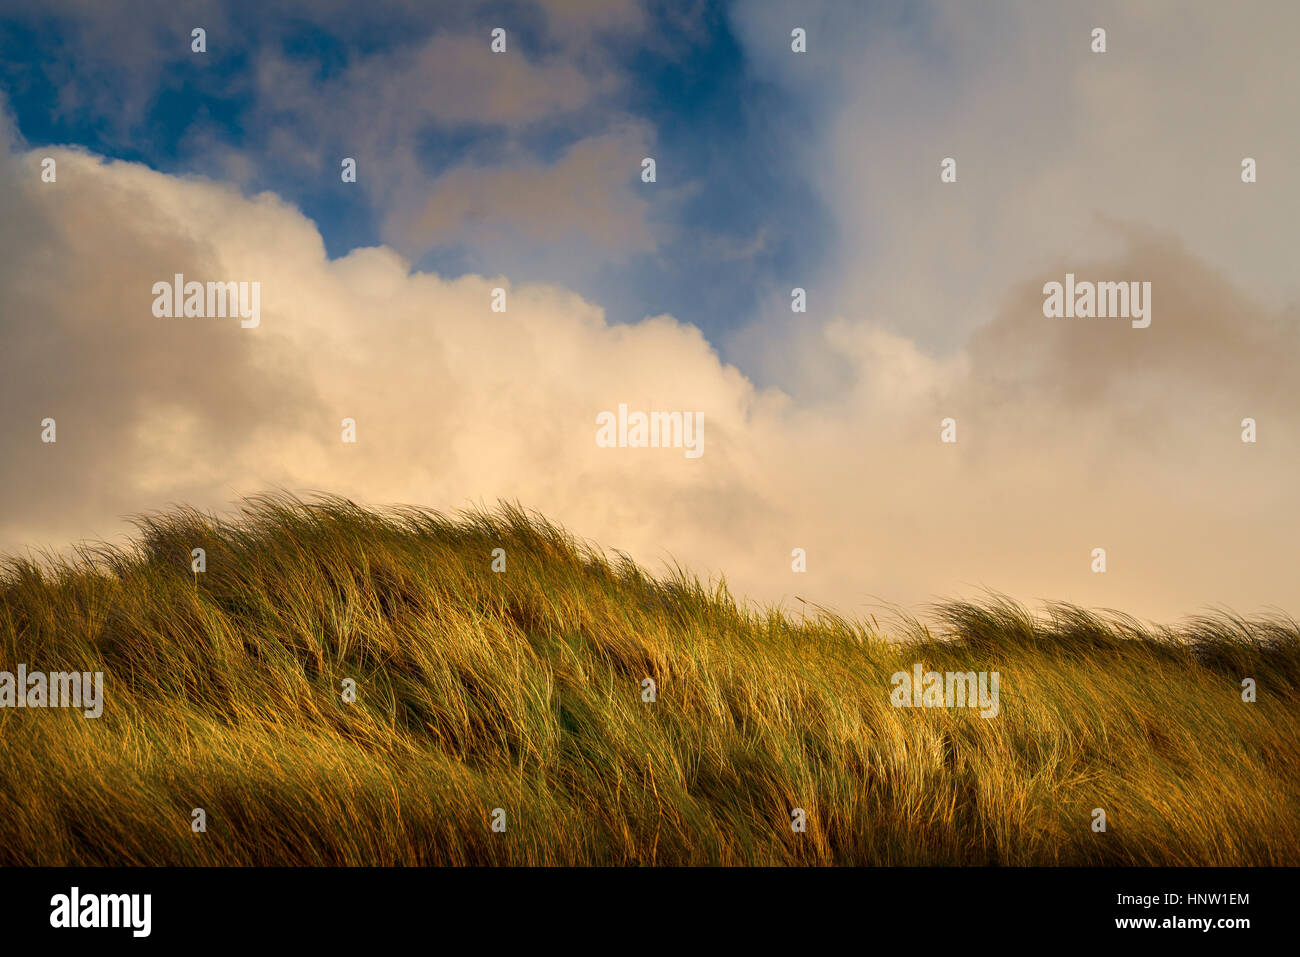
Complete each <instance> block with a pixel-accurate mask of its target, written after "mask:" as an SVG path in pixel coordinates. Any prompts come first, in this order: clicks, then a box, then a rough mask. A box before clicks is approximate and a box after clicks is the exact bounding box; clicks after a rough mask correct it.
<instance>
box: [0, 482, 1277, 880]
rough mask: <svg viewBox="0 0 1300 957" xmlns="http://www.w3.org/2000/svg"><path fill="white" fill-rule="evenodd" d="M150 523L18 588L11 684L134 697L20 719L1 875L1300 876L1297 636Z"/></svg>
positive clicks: (297, 511)
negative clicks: (895, 699)
mask: <svg viewBox="0 0 1300 957" xmlns="http://www.w3.org/2000/svg"><path fill="white" fill-rule="evenodd" d="M139 524H140V535H139V536H138V537H137V539H136V540H135V541H134V542H133V544H132V545H131V546H130V547H129V548H123V549H110V548H107V547H101V548H98V549H83V551H82V552H81V553H80V556H79V557H78V558H77V559H74V560H70V561H66V562H61V563H58V564H56V565H51V564H50V563H49V562H42V563H40V564H37V563H33V562H31V561H29V560H26V559H21V560H20V559H10V560H8V562H7V564H6V566H5V567H4V570H3V571H2V572H0V670H10V671H13V670H15V669H16V666H17V664H18V663H19V662H23V663H26V664H27V666H28V667H29V668H30V669H39V670H43V671H59V670H77V671H86V670H90V671H96V670H99V671H103V672H104V673H105V698H106V704H105V709H104V714H103V717H102V718H99V719H97V720H88V719H86V718H84V717H82V716H81V714H80V712H77V711H70V710H56V709H49V710H8V709H5V710H0V862H2V863H5V864H118V863H127V864H286V863H288V864H466V863H474V864H478V863H494V864H505V863H528V864H549V863H555V864H579V863H660V864H670V863H671V864H677V863H701V864H703V863H720V864H805V863H807V864H811V863H838V864H846V863H859V864H866V863H873V864H935V863H1000V864H1056V863H1059V864H1090V863H1133V864H1295V863H1300V710H1298V709H1297V705H1298V704H1300V628H1297V626H1296V624H1295V623H1294V622H1292V621H1289V620H1280V619H1279V620H1270V621H1264V620H1257V621H1246V620H1240V619H1234V618H1231V617H1229V616H1226V615H1225V616H1218V617H1212V618H1200V619H1193V620H1191V621H1189V622H1187V623H1185V624H1184V625H1183V626H1180V627H1179V629H1178V631H1177V633H1174V632H1172V631H1154V630H1152V629H1150V628H1143V627H1142V626H1140V625H1138V624H1137V623H1136V622H1132V621H1128V620H1126V619H1123V618H1121V617H1118V616H1105V617H1103V616H1099V615H1095V614H1091V613H1088V612H1084V611H1082V610H1079V609H1076V608H1072V607H1069V606H1058V607H1054V608H1052V609H1050V611H1049V613H1048V614H1047V615H1046V616H1045V617H1042V618H1040V619H1035V618H1034V617H1032V616H1030V615H1029V614H1027V613H1026V612H1025V611H1024V610H1022V609H1020V608H1019V607H1017V606H1015V605H1014V604H1012V603H1010V602H1008V601H1003V600H999V599H993V600H990V601H989V602H986V603H983V604H980V605H971V604H953V605H949V606H945V607H944V608H942V609H940V610H939V611H937V612H936V614H935V616H934V618H933V620H932V621H930V622H929V624H928V626H926V625H921V624H920V623H918V622H915V621H910V622H909V621H902V622H900V623H899V625H898V627H897V628H896V629H895V630H894V631H893V634H892V635H891V638H892V639H894V640H886V639H885V638H884V637H883V636H881V635H880V634H878V633H877V632H876V630H875V628H874V627H868V626H867V625H864V624H863V623H858V622H850V621H845V620H843V619H840V618H836V617H834V616H830V615H822V616H820V617H818V618H817V620H816V621H813V620H812V619H809V620H808V622H807V623H801V622H798V621H796V620H792V619H790V618H787V617H785V616H783V615H781V614H779V613H777V612H774V611H762V612H756V611H752V610H749V609H746V608H740V607H738V606H737V604H736V603H735V602H734V601H733V600H732V599H731V597H730V596H729V595H728V594H727V592H726V590H725V588H724V587H721V586H719V587H716V588H711V587H707V586H704V585H702V584H701V583H699V582H698V581H697V580H695V579H693V578H691V577H689V576H688V575H686V574H683V573H677V574H674V575H671V576H668V577H666V578H654V577H651V576H648V575H647V574H646V573H644V572H643V571H642V570H640V569H639V568H637V567H636V566H635V565H633V564H632V563H631V562H629V561H626V560H623V559H621V558H620V559H616V560H610V559H608V558H607V557H605V556H604V555H602V554H600V553H597V552H594V551H592V550H591V549H589V548H587V547H585V546H583V545H581V544H578V543H575V542H574V541H573V540H571V539H570V538H569V537H568V536H567V535H566V534H564V533H563V532H562V531H561V530H559V529H557V528H555V527H553V526H552V525H550V524H548V523H546V522H545V521H543V520H541V519H539V518H537V517H536V516H529V515H526V514H524V513H522V512H520V511H518V510H514V509H503V510H501V511H498V512H496V513H492V514H474V515H469V516H464V517H461V518H459V519H455V520H453V519H448V518H446V517H443V516H440V515H437V514H434V513H430V512H426V511H419V510H414V509H399V510H389V511H385V512H377V511H373V510H367V509H363V508H360V507H357V506H355V505H352V504H350V503H348V502H345V501H342V500H337V499H328V500H324V501H322V502H319V503H315V504H311V505H307V504H303V503H301V502H298V501H296V500H293V499H290V498H285V497H263V498H259V499H254V500H250V501H249V502H248V503H246V506H245V509H244V511H243V513H242V515H241V516H240V517H239V518H238V519H237V520H232V521H224V522H219V521H216V520H214V519H213V518H211V517H209V516H205V515H203V514H200V513H198V512H194V511H190V510H184V509H181V510H175V511H171V512H169V513H166V514H162V515H158V516H153V517H149V518H146V519H143V520H141V521H140V523H139ZM196 547H202V548H204V549H206V552H207V571H206V572H205V573H203V574H200V575H197V576H196V575H194V574H191V572H190V551H191V549H193V548H196ZM494 548H503V549H505V552H506V560H507V567H506V571H505V572H504V573H494V572H493V571H492V570H491V561H492V558H491V552H492V550H493V549H494ZM914 662H921V663H923V664H924V666H925V668H926V669H927V670H931V669H932V670H937V671H947V670H953V671H969V670H974V671H998V672H999V673H1000V675H1001V696H1000V697H1001V702H1000V704H1001V710H1000V713H999V715H998V716H997V717H995V718H991V719H983V718H981V717H979V715H978V713H976V712H974V711H971V710H968V709H960V708H957V709H943V708H928V709H901V708H894V707H892V706H891V704H890V701H889V692H890V683H889V678H890V675H891V674H892V673H894V672H896V671H910V670H911V668H912V665H913V663H914ZM647 676H648V677H652V678H653V679H654V680H655V681H656V683H657V686H658V700H657V701H656V702H654V703H645V702H643V701H642V693H641V682H642V680H643V679H644V678H645V677H647ZM1244 677H1252V678H1254V679H1255V680H1256V681H1257V682H1258V686H1259V700H1258V701H1257V702H1256V703H1254V704H1246V703H1243V702H1242V701H1241V695H1240V682H1241V679H1242V678H1244ZM344 678H352V679H355V681H356V682H357V693H358V699H357V701H356V702H355V703H352V704H345V703H344V702H343V701H342V699H341V696H340V691H341V687H342V686H341V682H342V680H343V679H344ZM1096 807H1100V808H1103V809H1105V811H1106V814H1107V817H1108V830H1107V831H1106V833H1094V832H1093V831H1092V829H1091V827H1090V824H1091V821H1092V817H1091V812H1092V809H1093V808H1096ZM193 808H203V809H204V810H205V811H206V814H207V822H208V829H207V832H206V833H204V834H195V833H193V832H192V831H191V827H190V822H191V810H192V809H193ZM494 808H503V809H505V811H506V821H507V830H506V832H505V833H493V832H492V830H491V828H490V819H491V814H492V809H494ZM792 808H803V809H804V810H805V811H806V813H807V820H808V829H807V832H806V833H803V834H796V833H794V832H793V831H792V830H791V827H790V820H791V818H790V814H791V809H792Z"/></svg>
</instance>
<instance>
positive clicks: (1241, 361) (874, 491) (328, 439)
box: [0, 146, 1300, 617]
mask: <svg viewBox="0 0 1300 957" xmlns="http://www.w3.org/2000/svg"><path fill="white" fill-rule="evenodd" d="M15 150H16V151H15ZM44 155H51V156H54V157H55V158H56V159H57V160H58V164H59V165H58V169H59V175H58V182H57V183H56V184H44V183H41V182H40V178H39V161H40V158H41V157H42V156H44ZM0 162H2V163H3V169H2V170H0V174H2V175H3V178H4V180H5V181H6V182H11V183H13V184H15V185H14V188H12V189H8V190H5V191H4V192H2V193H0V223H2V224H3V226H0V335H2V336H3V341H4V342H5V344H6V348H5V350H4V352H3V354H2V355H0V400H2V404H0V408H3V410H4V413H3V429H2V430H0V443H2V447H0V454H3V456H4V460H5V462H6V469H5V470H4V473H3V477H2V478H0V483H2V484H0V502H3V511H0V547H3V548H5V549H10V550H12V549H15V548H20V547H23V546H27V545H38V544H51V545H59V544H64V543H67V542H70V541H74V540H77V539H79V538H81V537H84V536H91V537H93V536H106V535H115V534H118V533H119V532H121V531H122V530H123V529H124V528H125V526H124V524H123V522H122V521H121V517H122V516H125V515H127V514H129V513H133V512H138V511H141V510H147V509H152V508H156V507H160V506H163V505H165V504H167V503H169V502H174V501H184V502H189V503H192V504H197V505H200V506H207V507H222V506H225V505H227V504H229V503H230V502H232V501H233V500H234V499H235V498H236V497H237V496H239V495H242V494H247V493H251V492H256V491H260V490H264V489H267V488H271V487H287V488H291V489H296V490H301V491H305V490H311V489H320V490H328V491H332V492H339V493H343V494H348V495H351V496H354V497H356V498H358V499H360V500H363V501H368V502H374V503H384V502H406V503H415V504H422V505H429V506H435V507H441V508H455V507H458V506H461V505H464V504H468V503H471V502H480V501H481V502H485V503H488V504H491V503H492V502H494V501H495V500H496V499H498V498H508V499H518V500H520V501H522V502H523V503H525V504H526V505H529V506H531V507H535V508H538V509H541V510H542V511H544V512H546V513H547V514H548V515H550V516H552V517H553V518H555V519H558V520H560V521H562V522H564V523H566V524H567V525H569V526H570V527H571V528H572V529H573V530H574V531H576V532H577V533H579V534H581V535H584V536H589V537H591V538H593V539H595V540H596V541H598V542H600V543H602V544H604V545H607V546H610V547H617V548H622V549H625V550H627V551H628V552H629V553H631V554H632V555H633V556H634V557H636V558H638V559H640V560H642V561H644V562H646V563H647V564H649V565H651V566H652V567H657V566H658V563H659V562H660V560H662V559H666V558H669V557H673V558H676V559H680V560H682V561H683V562H685V563H686V564H688V565H689V566H691V567H694V568H696V569H698V570H700V571H703V572H713V573H725V574H726V575H727V577H728V580H729V582H730V583H731V585H732V587H733V588H734V589H735V590H737V591H738V592H740V593H742V594H745V595H749V596H751V597H753V598H756V599H761V600H783V599H784V600H786V601H791V600H793V597H794V596H795V595H799V596H801V597H804V598H806V599H809V600H811V601H817V602H821V603H824V604H827V605H829V606H832V607H836V608H839V609H841V610H843V611H846V612H849V613H858V612H861V611H863V610H865V608H866V606H867V604H868V603H869V602H871V601H872V600H873V599H883V600H888V601H898V602H903V603H906V604H914V603H916V602H920V601H924V600H927V599H929V598H931V597H936V596H948V595H953V594H956V593H960V592H966V593H969V592H970V591H971V590H972V589H974V588H977V587H978V586H980V585H987V586H990V587H995V588H1000V589H1003V590H1006V591H1008V592H1011V593H1013V594H1015V595H1017V596H1019V597H1024V598H1035V597H1043V598H1060V599H1071V600H1077V601H1081V602H1084V603H1088V604H1100V605H1110V606H1117V607H1121V608H1124V609H1126V610H1130V611H1133V612H1136V613H1138V614H1144V615H1150V616H1154V617H1172V616H1175V615H1177V614H1180V613H1184V612H1190V611H1193V610H1195V609H1197V608H1199V607H1200V606H1202V605H1205V604H1208V603H1213V602H1223V603H1226V604H1230V605H1235V606H1237V607H1238V608H1241V609H1243V610H1250V609H1253V608H1256V607H1259V606H1262V605H1265V604H1268V603H1276V604H1281V605H1284V606H1285V605H1289V606H1291V607H1292V608H1294V607H1295V605H1296V599H1297V598H1298V597H1300V596H1298V595H1297V594H1296V584H1295V581H1294V576H1293V575H1292V574H1291V571H1290V558H1289V556H1290V554H1291V551H1292V550H1293V547H1294V542H1295V540H1296V537H1297V533H1298V532H1300V527H1298V526H1300V517H1297V514H1296V512H1295V510H1294V509H1293V508H1291V507H1290V505H1291V503H1290V497H1291V484H1292V476H1293V475H1294V474H1295V471H1296V465H1297V464H1300V463H1298V459H1300V447H1298V446H1297V441H1296V440H1295V439H1294V438H1293V436H1294V435H1295V431H1294V429H1292V428H1290V427H1289V423H1292V422H1294V421H1295V417H1296V415H1297V413H1300V408H1297V405H1298V403H1297V391H1296V389H1295V388H1294V387H1293V386H1292V385H1290V384H1289V382H1290V380H1289V378H1288V374H1289V370H1290V369H1293V368H1295V366H1296V363H1297V361H1300V345H1298V343H1297V338H1296V332H1295V330H1296V328H1297V326H1296V319H1297V315H1296V313H1295V311H1294V309H1292V310H1290V311H1286V310H1279V309H1273V308H1272V307H1270V306H1268V305H1261V304H1260V303H1259V302H1257V301H1255V300H1254V299H1253V298H1252V297H1250V296H1247V295H1245V294H1244V293H1242V292H1241V290H1240V289H1239V288H1238V286H1237V285H1236V284H1234V283H1233V282H1231V281H1230V280H1229V279H1228V278H1227V277H1226V276H1225V275H1223V274H1222V273H1221V272H1220V271H1219V270H1217V269H1216V268H1213V267H1211V266H1209V265H1207V264H1206V263H1205V262H1204V261H1202V260H1200V259H1198V258H1197V257H1196V256H1194V255H1193V254H1192V253H1191V252H1189V251H1188V250H1187V249H1186V248H1184V247H1183V246H1182V245H1181V244H1180V242H1178V241H1177V240H1176V239H1171V238H1169V237H1168V236H1166V235H1165V234H1163V233H1158V232H1152V231H1150V230H1149V229H1145V228H1138V227H1131V226H1114V225H1112V226H1111V227H1110V228H1111V229H1113V230H1115V231H1116V236H1115V238H1114V240H1113V244H1114V245H1115V246H1116V248H1118V249H1119V250H1120V251H1119V252H1118V253H1116V254H1115V255H1114V256H1113V257H1109V258H1099V259H1097V260H1094V261H1088V262H1082V263H1077V264H1076V261H1075V259H1074V258H1073V257H1069V256H1066V257H1064V258H1058V259H1057V260H1056V261H1052V262H1048V263H1047V266H1046V267H1045V268H1046V271H1047V274H1048V277H1051V276H1056V277H1057V278H1059V276H1060V275H1061V273H1062V272H1063V271H1064V269H1065V267H1066V265H1067V261H1068V263H1069V264H1071V265H1074V268H1075V271H1076V272H1078V273H1079V275H1080V276H1081V277H1087V276H1096V277H1098V278H1108V277H1116V278H1142V279H1147V280H1149V281H1151V282H1152V283H1153V309H1154V312H1153V322H1152V325H1151V327H1150V328H1149V329H1146V330H1134V329H1132V328H1131V327H1130V326H1129V325H1128V324H1127V323H1124V322H1107V321H1102V320H1078V321H1074V322H1071V321H1066V320H1048V319H1045V318H1043V316H1042V310H1041V305H1042V297H1041V283H1042V282H1043V281H1044V278H1045V277H1044V276H1043V275H1041V274H1039V273H1037V272H1035V273H1033V274H1029V275H1026V276H1022V277H1020V280H1019V281H1018V282H1016V283H1013V284H1011V286H1010V287H1009V292H1008V293H1007V294H1006V295H1005V296H1004V297H1003V301H1002V303H1001V305H1000V306H999V307H998V308H997V309H996V311H995V315H994V317H993V319H992V320H991V321H990V322H989V323H988V324H986V326H985V327H984V328H983V329H981V330H980V331H979V332H978V333H977V334H976V335H975V336H974V337H973V338H971V339H970V341H969V346H968V348H963V349H960V350H955V351H953V352H952V353H951V354H949V355H946V356H936V355H935V354H933V353H931V352H930V351H928V350H927V349H925V348H924V347H923V346H922V345H921V344H920V343H919V342H918V340H917V339H916V338H914V337H911V336H907V335H905V334H903V333H901V332H899V331H897V330H895V329H891V328H889V327H888V326H887V325H885V324H883V323H880V322H876V321H874V320H873V319H871V318H870V317H863V316H861V315H854V314H847V313H846V314H843V315H838V316H832V317H830V318H829V319H828V320H827V321H824V322H816V321H813V322H809V323H807V324H806V325H805V326H804V329H803V336H804V337H805V338H807V339H809V340H816V341H817V346H816V348H817V349H819V350H822V351H823V352H824V353H825V354H827V355H830V356H833V357H834V359H835V361H836V362H837V363H838V365H839V367H840V368H841V369H842V370H843V374H842V383H841V387H840V388H837V389H836V390H835V391H834V393H832V394H825V395H821V396H819V397H818V398H816V399H808V398H806V397H802V396H799V395H789V394H785V393H782V392H780V391H777V390H772V389H758V388H756V387H755V386H754V385H753V384H752V382H750V380H749V379H748V378H747V377H746V376H745V375H744V374H743V373H742V372H740V371H739V370H738V369H736V368H734V367H731V366H728V365H726V364H724V363H722V362H721V361H720V360H719V358H718V356H717V354H716V352H715V351H714V349H713V348H712V346H711V345H710V343H709V342H707V341H706V340H705V338H704V337H703V336H702V335H701V334H700V332H699V331H698V330H697V329H695V328H694V327H691V326H688V325H685V324H682V323H680V322H677V321H676V320H674V319H673V318H672V317H669V316H658V317H653V318H649V319H646V320H644V321H642V322H639V323H635V324H632V325H617V326H611V325H610V324H608V323H607V322H606V320H605V317H604V314H603V312H602V310H601V309H600V308H599V307H598V306H597V305H594V304H592V303H590V302H587V301H585V300H583V299H582V298H581V297H579V296H577V295H575V294H573V293H572V292H570V291H568V290H565V289H563V288H560V287H557V286H554V285H547V284H533V285H522V286H516V285H514V284H512V283H511V282H510V280H509V278H508V277H504V276H491V275H488V276H478V275H468V276H464V277H461V278H459V279H456V280H446V279H443V278H440V277H438V276H436V275H431V274H426V273H418V272H415V273H413V272H412V271H411V269H410V264H409V261H408V260H406V259H405V258H403V257H402V256H401V255H399V254H398V253H397V252H395V251H393V250H392V249H389V248H386V247H375V248H368V249H358V250H355V251H353V252H352V253H350V254H349V255H347V256H344V257H342V258H338V259H333V260H331V259H329V258H328V257H327V256H326V254H325V250H324V246H323V243H322V240H321V237H320V235H319V233H318V232H317V230H316V227H315V225H314V224H313V223H312V222H311V221H310V220H308V219H306V218H305V217H304V216H302V215H301V213H299V212H298V211H297V210H295V209H294V208H292V207H291V206H289V205H287V204H285V203H284V202H282V201H281V200H279V199H278V198H277V197H275V196H274V195H271V194H259V195H255V196H246V195H244V194H242V193H241V192H240V191H239V190H237V189H235V188H233V187H231V186H229V185H226V184H222V183H219V182H212V181H206V180H201V179H196V178H178V177H173V176H168V175H164V174H161V173H158V172H155V171H152V170H149V169H147V168H145V167H143V166H140V165H136V164H130V163H122V162H105V161H103V160H102V159H101V158H99V157H96V156H93V155H90V154H88V153H85V152H83V151H76V150H62V149H60V150H51V149H39V150H33V151H22V150H21V148H20V147H17V146H15V147H14V148H13V149H12V150H8V151H6V152H5V153H4V155H3V159H2V160H0ZM19 224H21V226H19ZM177 272H181V273H183V274H184V275H185V276H186V277H187V278H192V279H198V280H201V281H204V280H233V281H240V280H244V281H254V280H255V281H259V282H260V283H261V288H262V322H261V326H260V327H259V328H257V329H253V330H245V329H241V328H240V327H239V325H238V322H237V321H234V320H221V319H193V318H191V319H156V318H154V317H153V315H152V314H151V310H150V305H151V302H152V294H151V287H152V284H153V283H154V282H157V281H160V280H161V281H166V280H169V279H170V278H171V277H172V275H173V274H174V273H177ZM496 286H502V287H505V288H506V289H507V290H508V309H507V312H506V313H504V314H502V313H494V312H492V311H491V309H490V299H491V290H492V288H493V287H496ZM619 403H627V404H628V405H629V407H630V408H632V409H647V410H655V409H662V410H673V409H677V410H685V411H700V412H702V413H703V415H704V422H705V426H704V449H705V452H704V455H703V457H701V458H699V459H696V460H691V459H687V458H686V457H685V456H684V455H683V454H682V453H681V450H677V449H602V448H598V447H597V446H596V443H595V440H594V439H595V420H596V415H597V414H598V413H599V412H601V411H604V410H613V409H615V408H617V406H618V404H619ZM46 416H52V417H55V418H56V419H57V422H58V442H57V443H55V444H53V445H47V444H43V443H41V442H40V422H41V419H42V418H44V417H46ZM949 416H950V417H953V418H955V419H956V420H957V423H958V442H957V443H956V444H955V445H947V444H944V443H941V442H940V441H939V431H940V429H939V423H940V420H941V419H942V418H944V417H949ZM1245 416H1253V417H1255V418H1256V419H1257V420H1258V422H1259V430H1260V441H1259V443H1257V444H1255V445H1247V444H1244V443H1242V442H1241V441H1240V438H1239V432H1240V428H1239V423H1240V420H1241V419H1242V418H1243V417H1245ZM344 417H350V418H354V419H355V420H356V423H357V431H358V441H357V443H356V444H345V443H343V442H341V441H340V424H341V420H342V419H343V418H344ZM796 547H799V548H805V549H806V550H807V552H808V572H807V573H806V574H794V573H792V572H791V568H790V553H791V550H792V549H794V548H796ZM1094 547H1104V548H1106V549H1107V551H1108V556H1109V563H1110V571H1108V573H1107V574H1105V575H1095V574H1092V573H1091V572H1090V570H1089V562H1090V553H1091V550H1092V549H1093V548H1094ZM485 560H486V557H485Z"/></svg>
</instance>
